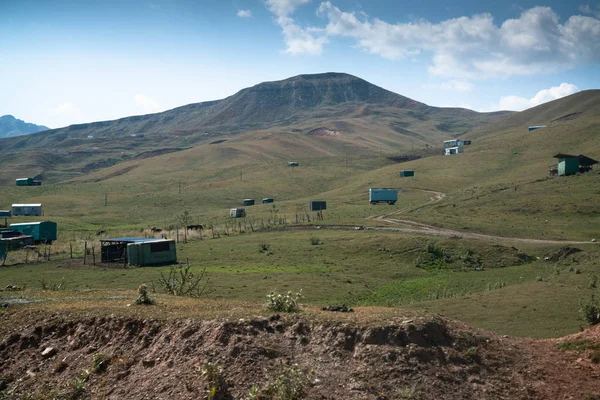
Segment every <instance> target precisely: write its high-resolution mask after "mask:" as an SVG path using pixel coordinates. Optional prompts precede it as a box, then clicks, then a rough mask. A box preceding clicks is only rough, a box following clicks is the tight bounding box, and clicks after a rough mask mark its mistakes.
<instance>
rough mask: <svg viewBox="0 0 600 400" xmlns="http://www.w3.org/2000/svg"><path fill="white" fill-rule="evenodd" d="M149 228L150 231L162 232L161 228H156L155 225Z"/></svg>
mask: <svg viewBox="0 0 600 400" xmlns="http://www.w3.org/2000/svg"><path fill="white" fill-rule="evenodd" d="M150 230H151V231H152V232H162V229H161V228H157V227H155V226H153V227H152V228H150Z"/></svg>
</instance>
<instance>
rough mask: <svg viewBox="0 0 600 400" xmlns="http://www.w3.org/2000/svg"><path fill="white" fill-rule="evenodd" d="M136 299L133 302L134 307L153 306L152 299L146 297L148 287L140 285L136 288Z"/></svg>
mask: <svg viewBox="0 0 600 400" xmlns="http://www.w3.org/2000/svg"><path fill="white" fill-rule="evenodd" d="M138 294H139V296H138V298H137V299H136V300H135V302H134V304H136V305H146V306H151V305H153V304H154V299H153V298H151V297H150V296H148V286H146V285H143V284H142V285H140V287H139V288H138Z"/></svg>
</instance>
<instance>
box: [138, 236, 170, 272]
mask: <svg viewBox="0 0 600 400" xmlns="http://www.w3.org/2000/svg"><path fill="white" fill-rule="evenodd" d="M176 262H177V250H176V246H175V241H174V240H154V241H146V242H136V243H129V244H128V245H127V263H128V264H129V265H137V266H145V265H164V264H173V263H176Z"/></svg>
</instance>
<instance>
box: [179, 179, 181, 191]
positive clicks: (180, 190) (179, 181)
mask: <svg viewBox="0 0 600 400" xmlns="http://www.w3.org/2000/svg"><path fill="white" fill-rule="evenodd" d="M179 194H181V181H179Z"/></svg>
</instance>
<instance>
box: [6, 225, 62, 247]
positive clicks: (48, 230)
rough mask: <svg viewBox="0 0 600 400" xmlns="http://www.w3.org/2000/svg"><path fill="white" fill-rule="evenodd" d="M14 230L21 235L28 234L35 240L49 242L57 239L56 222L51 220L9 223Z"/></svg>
mask: <svg viewBox="0 0 600 400" xmlns="http://www.w3.org/2000/svg"><path fill="white" fill-rule="evenodd" d="M10 228H11V229H12V230H14V231H18V232H21V233H22V234H23V235H30V236H32V237H33V240H34V241H35V242H46V243H51V242H52V241H53V240H56V239H57V224H56V222H51V221H42V222H26V223H22V224H10Z"/></svg>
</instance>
